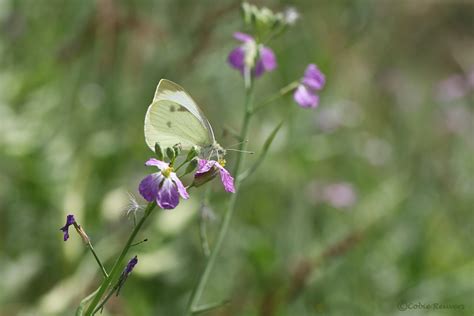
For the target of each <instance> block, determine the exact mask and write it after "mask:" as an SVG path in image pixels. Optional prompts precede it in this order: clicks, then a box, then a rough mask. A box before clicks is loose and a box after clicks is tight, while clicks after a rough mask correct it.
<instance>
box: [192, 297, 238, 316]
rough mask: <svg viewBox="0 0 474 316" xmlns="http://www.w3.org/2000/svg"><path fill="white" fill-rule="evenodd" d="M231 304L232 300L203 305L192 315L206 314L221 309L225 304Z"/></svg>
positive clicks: (195, 309) (194, 310)
mask: <svg viewBox="0 0 474 316" xmlns="http://www.w3.org/2000/svg"><path fill="white" fill-rule="evenodd" d="M229 302H230V300H224V301H221V302H217V303H211V304H206V305H202V306H199V307H196V308H193V310H192V314H193V315H197V314H201V313H204V312H208V311H210V310H213V309H216V308H219V307H221V306H224V305H225V304H227V303H229Z"/></svg>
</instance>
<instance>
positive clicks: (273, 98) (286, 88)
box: [252, 81, 299, 114]
mask: <svg viewBox="0 0 474 316" xmlns="http://www.w3.org/2000/svg"><path fill="white" fill-rule="evenodd" d="M298 85H299V82H298V81H293V82H292V83H290V84H287V85H286V86H284V87H283V88H281V89H280V91H278V93H275V94H274V95H272V96H270V97H268V98H267V99H265V100H263V101H262V102H260V103H259V104H258V105H257V106H255V108H254V110H253V113H252V114H254V113H257V112H258V111H261V110H263V109H264V108H266V107H267V106H269V105H271V104H272V103H273V102H275V101H276V100H278V99H279V98H281V97H283V96H285V95H286V94H288V93H290V92H291V91H293V90H295V89H296V88H297V87H298Z"/></svg>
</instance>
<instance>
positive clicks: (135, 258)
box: [123, 256, 138, 276]
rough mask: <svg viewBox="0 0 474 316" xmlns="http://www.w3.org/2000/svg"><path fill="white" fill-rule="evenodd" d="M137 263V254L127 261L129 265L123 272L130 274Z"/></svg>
mask: <svg viewBox="0 0 474 316" xmlns="http://www.w3.org/2000/svg"><path fill="white" fill-rule="evenodd" d="M137 263H138V258H137V256H135V257H133V258H132V259H130V261H129V262H128V263H127V266H126V267H125V270H124V271H123V274H124V275H126V276H128V275H129V274H130V273H132V271H133V268H134V267H135V266H136V265H137Z"/></svg>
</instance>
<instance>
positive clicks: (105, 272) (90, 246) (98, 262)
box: [87, 241, 109, 278]
mask: <svg viewBox="0 0 474 316" xmlns="http://www.w3.org/2000/svg"><path fill="white" fill-rule="evenodd" d="M87 248H89V250H90V251H91V252H92V255H93V256H94V258H95V261H97V264H98V265H99V267H100V270H101V271H102V274H103V275H104V278H108V277H109V275H108V274H107V270H105V267H104V265H103V264H102V262H101V261H100V259H99V256H97V253H96V252H95V250H94V247H92V244H91V242H90V241H89V243H88V244H87Z"/></svg>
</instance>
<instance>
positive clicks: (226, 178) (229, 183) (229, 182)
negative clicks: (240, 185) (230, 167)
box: [216, 164, 235, 193]
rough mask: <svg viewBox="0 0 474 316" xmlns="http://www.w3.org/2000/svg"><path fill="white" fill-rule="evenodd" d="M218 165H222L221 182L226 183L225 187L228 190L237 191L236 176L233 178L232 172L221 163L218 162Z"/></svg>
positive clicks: (220, 171)
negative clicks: (235, 185)
mask: <svg viewBox="0 0 474 316" xmlns="http://www.w3.org/2000/svg"><path fill="white" fill-rule="evenodd" d="M216 165H217V166H218V168H219V167H220V168H219V173H220V175H221V182H222V184H223V185H224V189H225V190H226V191H227V192H231V193H235V187H234V178H232V176H231V175H230V172H229V171H227V170H226V169H224V167H222V166H221V165H219V164H216Z"/></svg>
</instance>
